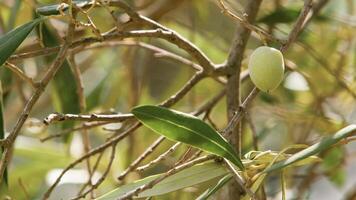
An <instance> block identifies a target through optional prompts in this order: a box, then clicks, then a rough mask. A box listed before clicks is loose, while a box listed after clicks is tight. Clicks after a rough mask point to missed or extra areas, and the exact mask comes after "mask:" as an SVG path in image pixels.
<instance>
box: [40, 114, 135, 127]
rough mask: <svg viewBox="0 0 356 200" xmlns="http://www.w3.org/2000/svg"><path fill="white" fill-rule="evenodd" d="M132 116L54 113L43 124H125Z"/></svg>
mask: <svg viewBox="0 0 356 200" xmlns="http://www.w3.org/2000/svg"><path fill="white" fill-rule="evenodd" d="M132 118H133V115H132V114H89V115H82V114H61V113H52V114H50V115H48V116H47V117H46V118H45V119H44V120H43V123H45V124H46V125H49V124H51V123H53V122H58V121H69V120H74V121H86V122H110V123H113V122H123V121H125V120H128V119H132Z"/></svg>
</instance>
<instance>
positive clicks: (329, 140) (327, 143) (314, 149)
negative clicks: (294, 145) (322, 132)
mask: <svg viewBox="0 0 356 200" xmlns="http://www.w3.org/2000/svg"><path fill="white" fill-rule="evenodd" d="M355 131H356V125H354V124H353V125H349V126H347V127H345V128H343V129H341V130H339V131H338V132H336V133H335V134H334V135H333V136H331V137H326V138H324V139H322V140H321V141H320V142H318V143H316V144H314V145H312V146H310V147H308V148H306V149H304V150H302V151H300V152H298V153H296V154H294V155H293V156H291V157H289V158H288V159H286V160H284V161H281V162H278V163H276V164H274V165H272V166H271V167H269V168H268V169H266V170H265V171H264V172H266V173H268V172H272V171H275V170H278V169H282V168H285V167H287V166H289V165H291V164H293V163H296V162H298V161H301V160H303V159H306V158H308V157H310V156H312V155H315V154H317V153H319V152H322V151H324V150H326V149H328V148H330V147H332V146H333V145H334V144H336V143H338V142H340V140H342V139H344V138H347V137H349V136H351V135H352V134H354V133H355Z"/></svg>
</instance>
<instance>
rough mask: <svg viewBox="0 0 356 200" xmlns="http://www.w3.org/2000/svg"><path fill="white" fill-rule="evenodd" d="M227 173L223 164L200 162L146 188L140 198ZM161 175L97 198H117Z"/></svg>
mask: <svg viewBox="0 0 356 200" xmlns="http://www.w3.org/2000/svg"><path fill="white" fill-rule="evenodd" d="M227 173H228V171H227V170H226V168H225V167H224V166H223V165H221V164H218V163H216V162H213V161H212V162H206V163H202V164H198V165H195V166H193V167H190V168H188V169H185V170H182V171H180V172H178V173H177V174H174V175H172V176H170V177H168V178H166V179H164V180H163V181H162V182H160V183H158V184H157V185H155V186H154V187H153V188H151V189H148V190H145V191H144V192H142V193H140V194H139V196H138V198H142V197H150V196H157V195H162V194H166V193H169V192H173V191H176V190H180V189H183V188H186V187H190V186H193V185H196V184H199V183H203V182H205V181H208V180H211V179H214V178H217V177H219V176H223V175H225V174H227ZM160 176H161V174H157V175H153V176H150V177H147V178H144V179H141V180H138V181H136V182H133V183H129V184H126V185H123V186H121V187H119V188H117V189H115V190H113V191H111V192H109V193H107V194H104V195H103V196H101V197H99V198H98V199H97V200H112V199H117V198H118V197H120V196H122V195H124V194H125V193H127V192H129V191H132V190H134V189H136V188H138V187H140V186H142V185H144V184H146V183H148V182H150V181H152V180H154V179H156V178H158V177H160Z"/></svg>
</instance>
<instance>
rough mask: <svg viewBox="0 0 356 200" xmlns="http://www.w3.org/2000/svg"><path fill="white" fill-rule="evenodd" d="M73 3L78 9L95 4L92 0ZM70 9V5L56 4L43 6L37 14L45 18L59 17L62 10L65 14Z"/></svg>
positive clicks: (78, 0)
mask: <svg viewBox="0 0 356 200" xmlns="http://www.w3.org/2000/svg"><path fill="white" fill-rule="evenodd" d="M73 3H74V4H75V5H76V6H77V7H79V8H83V7H87V6H91V5H92V3H93V2H92V1H91V0H76V1H73ZM68 8H69V5H68V4H62V5H61V4H55V5H50V6H43V7H40V8H37V9H36V13H37V14H40V15H44V16H49V15H59V14H60V11H59V10H60V9H61V10H62V11H63V12H65V11H66V10H68Z"/></svg>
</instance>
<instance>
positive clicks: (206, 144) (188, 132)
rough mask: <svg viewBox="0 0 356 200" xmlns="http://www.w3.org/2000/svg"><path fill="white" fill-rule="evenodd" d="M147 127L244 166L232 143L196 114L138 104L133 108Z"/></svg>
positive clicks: (242, 167) (133, 111)
mask: <svg viewBox="0 0 356 200" xmlns="http://www.w3.org/2000/svg"><path fill="white" fill-rule="evenodd" d="M132 113H133V114H134V115H135V117H136V118H137V119H138V120H140V121H141V122H142V123H143V124H144V125H145V126H147V127H148V128H150V129H152V130H153V131H155V132H156V133H158V134H160V135H163V136H165V137H167V138H168V139H171V140H174V141H179V142H183V143H186V144H190V145H192V146H194V147H197V148H200V149H202V150H204V151H207V152H210V153H213V154H216V155H219V156H222V157H224V158H226V159H228V160H230V161H231V162H232V163H234V164H235V165H236V166H237V167H239V168H240V169H241V170H243V169H244V166H243V164H242V163H241V160H240V159H239V158H238V156H237V155H236V153H235V151H234V150H233V148H232V147H231V146H230V144H229V143H228V142H227V141H226V140H225V139H224V138H223V137H222V136H221V135H220V134H219V133H218V132H216V131H215V130H214V129H213V128H211V127H210V126H209V125H208V124H206V123H205V122H203V121H202V120H200V119H199V118H196V117H195V116H192V115H189V114H186V113H182V112H179V111H174V110H169V109H167V108H163V107H159V106H151V105H146V106H138V107H136V108H134V109H133V110H132Z"/></svg>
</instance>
